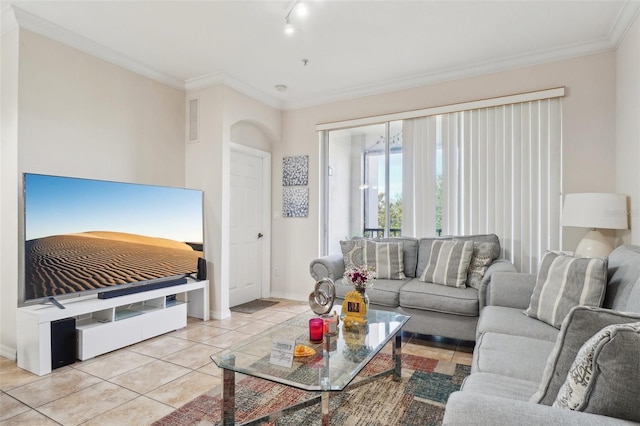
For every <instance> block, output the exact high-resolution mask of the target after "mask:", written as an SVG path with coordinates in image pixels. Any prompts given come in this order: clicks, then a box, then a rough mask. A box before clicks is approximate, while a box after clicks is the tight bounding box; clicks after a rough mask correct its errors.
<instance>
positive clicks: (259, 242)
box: [229, 151, 265, 307]
mask: <svg viewBox="0 0 640 426" xmlns="http://www.w3.org/2000/svg"><path fill="white" fill-rule="evenodd" d="M262 162H263V159H262V158H260V157H256V156H252V155H250V154H247V153H243V152H238V151H231V212H230V213H231V217H230V222H231V229H230V235H229V241H230V247H229V248H230V252H229V306H230V307H233V306H236V305H240V304H242V303H246V302H250V301H252V300H255V299H259V298H261V297H262V296H263V295H262V265H263V250H264V247H263V246H264V241H265V238H263V234H264V233H265V230H264V229H262V227H263V209H264V206H263V195H264V194H263V170H262V169H263V163H262Z"/></svg>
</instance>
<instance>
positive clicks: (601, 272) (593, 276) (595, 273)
mask: <svg viewBox="0 0 640 426" xmlns="http://www.w3.org/2000/svg"><path fill="white" fill-rule="evenodd" d="M606 286H607V259H606V258H599V257H596V258H592V259H588V258H576V257H573V256H566V255H563V254H558V253H552V252H547V253H545V254H544V256H543V257H542V260H541V261H540V267H539V268H538V278H537V280H536V286H535V287H534V289H533V294H532V295H531V301H530V302H529V307H528V308H527V309H526V310H525V311H524V313H525V315H527V316H529V317H531V318H537V319H539V320H540V321H544V322H546V323H547V324H549V325H551V326H553V327H555V328H560V325H561V324H562V320H563V319H564V317H565V316H566V315H567V314H568V313H569V311H570V310H571V308H574V307H576V306H596V307H600V306H601V305H602V301H603V300H604V292H605V289H606Z"/></svg>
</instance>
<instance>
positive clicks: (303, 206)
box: [282, 187, 309, 217]
mask: <svg viewBox="0 0 640 426" xmlns="http://www.w3.org/2000/svg"><path fill="white" fill-rule="evenodd" d="M282 217H309V188H307V187H304V188H299V187H293V188H290V187H284V188H282Z"/></svg>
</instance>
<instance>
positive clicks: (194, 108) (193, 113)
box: [189, 99, 199, 143]
mask: <svg viewBox="0 0 640 426" xmlns="http://www.w3.org/2000/svg"><path fill="white" fill-rule="evenodd" d="M198 121H199V120H198V99H191V100H190V101H189V143H195V142H198Z"/></svg>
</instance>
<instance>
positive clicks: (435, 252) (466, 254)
mask: <svg viewBox="0 0 640 426" xmlns="http://www.w3.org/2000/svg"><path fill="white" fill-rule="evenodd" d="M472 255H473V241H442V240H436V241H434V242H433V244H431V254H430V255H429V264H428V265H427V267H426V268H425V269H424V271H423V272H422V275H421V276H420V281H424V282H430V283H434V284H442V285H445V286H448V287H458V288H465V287H466V285H465V283H466V281H467V270H468V269H469V263H470V262H471V256H472Z"/></svg>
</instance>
